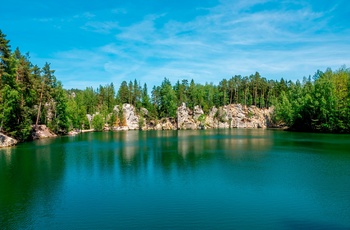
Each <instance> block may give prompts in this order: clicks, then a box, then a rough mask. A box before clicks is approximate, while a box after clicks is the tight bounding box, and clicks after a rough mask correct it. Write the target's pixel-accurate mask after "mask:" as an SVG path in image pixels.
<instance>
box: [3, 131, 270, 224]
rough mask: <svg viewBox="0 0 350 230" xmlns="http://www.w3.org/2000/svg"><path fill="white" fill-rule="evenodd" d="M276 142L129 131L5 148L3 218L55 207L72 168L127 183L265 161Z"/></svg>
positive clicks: (220, 134)
mask: <svg viewBox="0 0 350 230" xmlns="http://www.w3.org/2000/svg"><path fill="white" fill-rule="evenodd" d="M272 141H273V140H271V138H270V137H269V133H268V132H267V131H264V130H236V129H232V130H193V131H191V130H187V131H186V130H185V131H146V132H139V131H128V132H101V133H84V134H82V135H77V136H74V137H63V138H56V139H48V140H41V141H36V142H33V143H26V144H22V145H19V146H17V147H15V148H12V149H10V150H9V149H5V150H1V151H0V183H1V189H0V220H1V223H2V224H3V226H5V228H17V227H21V226H20V225H22V224H23V225H25V224H26V223H28V222H30V221H33V220H31V219H30V218H31V216H30V215H29V214H28V213H33V212H35V211H37V210H39V209H40V210H41V211H43V209H45V206H44V204H49V203H54V202H50V200H52V199H54V198H55V191H56V190H59V188H58V187H59V186H60V182H61V180H62V178H63V175H64V173H65V171H66V170H68V171H66V172H67V173H68V172H69V173H72V172H73V173H77V175H83V176H86V177H88V176H89V175H93V174H95V173H98V175H99V176H102V177H104V176H110V177H112V178H114V179H117V178H122V179H123V180H128V179H130V178H132V177H134V176H136V175H147V174H154V173H157V171H159V170H161V171H162V172H159V173H160V174H164V175H165V176H166V175H167V174H170V173H172V172H174V171H178V172H181V173H182V172H183V173H186V171H188V170H193V169H194V168H196V167H200V166H203V164H209V163H212V161H214V160H225V161H227V162H228V163H229V162H234V161H236V160H240V159H243V158H247V157H248V158H253V157H261V153H262V152H263V151H265V150H268V149H269V148H270V146H271V143H272ZM259 154H260V155H259ZM152 170H153V172H152ZM67 176H70V175H67ZM36 205H41V207H38V206H36ZM47 212H48V213H49V212H50V207H49V206H48V207H47ZM17 224H18V225H17Z"/></svg>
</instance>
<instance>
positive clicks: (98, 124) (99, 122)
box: [92, 114, 104, 131]
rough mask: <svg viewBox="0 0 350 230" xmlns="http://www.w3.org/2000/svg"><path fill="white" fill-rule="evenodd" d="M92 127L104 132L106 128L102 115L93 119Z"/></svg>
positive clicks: (97, 115)
mask: <svg viewBox="0 0 350 230" xmlns="http://www.w3.org/2000/svg"><path fill="white" fill-rule="evenodd" d="M92 127H93V128H94V129H95V130H96V131H102V130H103V127H104V119H103V116H102V115H101V114H96V115H95V116H94V118H93V119H92Z"/></svg>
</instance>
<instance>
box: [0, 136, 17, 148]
mask: <svg viewBox="0 0 350 230" xmlns="http://www.w3.org/2000/svg"><path fill="white" fill-rule="evenodd" d="M17 143H18V141H17V140H15V139H13V138H11V137H9V136H6V135H5V134H3V133H0V148H4V147H10V146H13V145H16V144H17Z"/></svg>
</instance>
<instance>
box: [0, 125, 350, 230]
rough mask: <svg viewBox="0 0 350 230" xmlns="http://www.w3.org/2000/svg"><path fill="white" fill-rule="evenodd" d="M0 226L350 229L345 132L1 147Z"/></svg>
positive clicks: (139, 136) (80, 139)
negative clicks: (342, 133)
mask: <svg viewBox="0 0 350 230" xmlns="http://www.w3.org/2000/svg"><path fill="white" fill-rule="evenodd" d="M0 224H1V225H0V228H1V229H121V228H122V229H155V228H157V229H257V228H258V229H296V228H297V229H349V228H350V135H330V134H310V133H307V134H305V133H291V132H284V131H275V130H262V129H259V130H255V129H231V130H201V131H197V130H196V131H147V132H139V131H129V132H103V133H85V134H81V135H77V136H74V137H60V138H56V139H47V140H40V141H35V142H31V143H25V144H20V145H18V146H16V147H13V148H8V149H0Z"/></svg>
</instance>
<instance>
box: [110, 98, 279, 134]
mask: <svg viewBox="0 0 350 230" xmlns="http://www.w3.org/2000/svg"><path fill="white" fill-rule="evenodd" d="M116 109H119V108H116ZM272 112H273V110H272V109H259V108H257V107H255V106H250V107H246V106H242V105H240V104H231V105H226V106H222V107H219V108H216V107H213V108H212V109H211V110H210V111H209V113H208V114H205V113H204V112H203V110H202V108H201V107H200V106H195V107H194V109H193V110H191V109H189V108H188V107H186V104H185V103H183V104H182V105H181V106H180V107H179V108H178V109H177V117H176V119H173V118H162V119H160V120H152V119H148V116H147V114H148V111H147V110H146V109H144V108H142V109H141V110H140V112H139V114H137V113H136V110H135V108H134V106H132V105H130V104H124V105H123V116H124V118H125V119H126V125H125V126H121V127H114V128H113V129H114V130H136V129H142V130H176V129H213V128H214V129H217V128H268V127H270V126H271V114H272Z"/></svg>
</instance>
